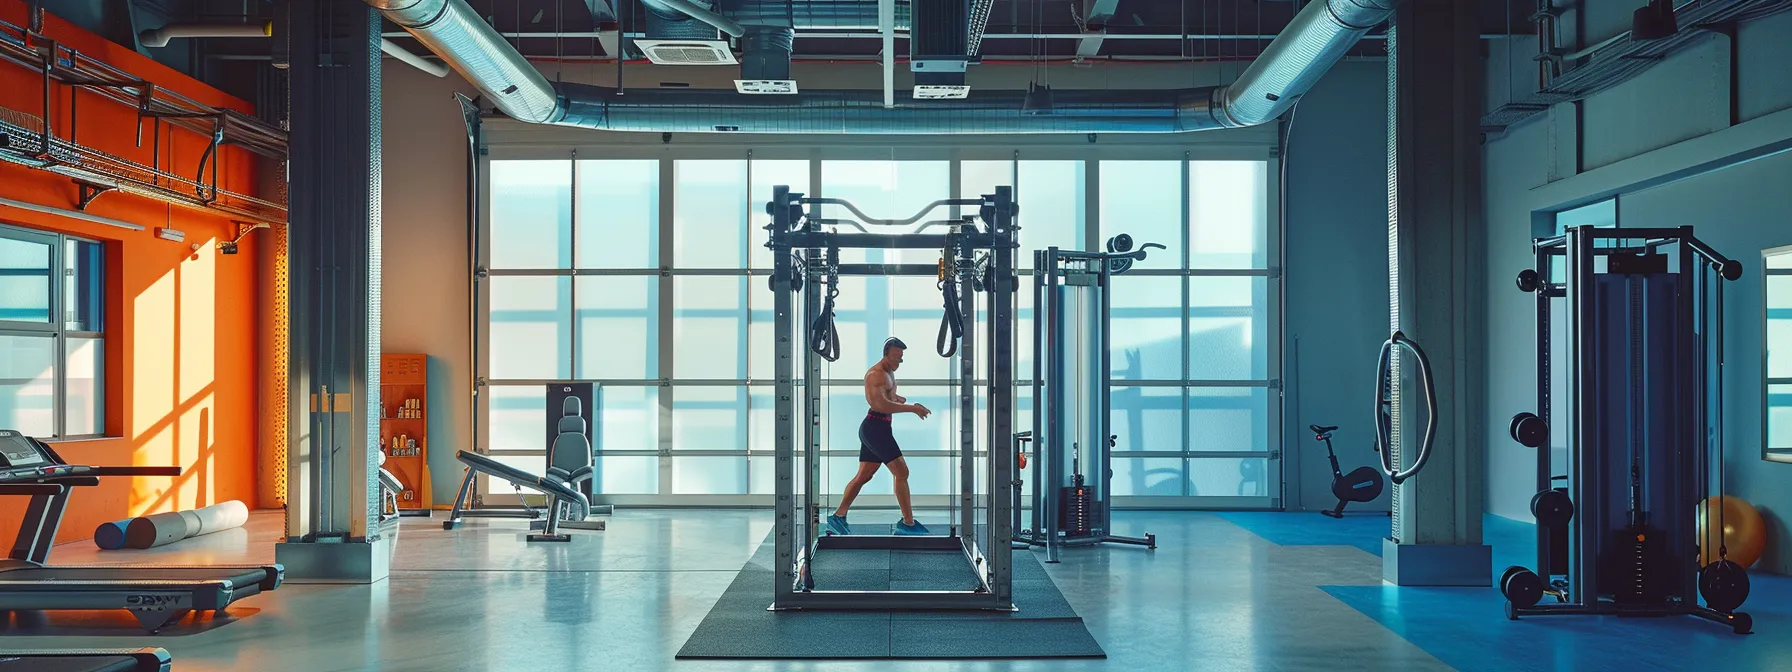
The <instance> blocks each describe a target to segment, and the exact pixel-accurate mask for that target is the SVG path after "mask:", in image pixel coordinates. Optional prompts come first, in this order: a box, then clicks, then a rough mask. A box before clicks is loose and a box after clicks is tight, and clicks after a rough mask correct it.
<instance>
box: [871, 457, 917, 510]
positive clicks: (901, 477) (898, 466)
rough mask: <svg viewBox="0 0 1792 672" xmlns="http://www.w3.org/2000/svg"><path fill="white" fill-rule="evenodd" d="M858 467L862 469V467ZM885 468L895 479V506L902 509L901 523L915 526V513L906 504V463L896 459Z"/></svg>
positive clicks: (874, 466)
mask: <svg viewBox="0 0 1792 672" xmlns="http://www.w3.org/2000/svg"><path fill="white" fill-rule="evenodd" d="M859 466H860V467H863V466H864V465H862V464H861V465H859ZM885 466H887V467H889V468H890V476H892V477H894V478H895V479H896V504H897V506H900V507H902V523H903V524H904V525H913V524H915V512H914V509H912V508H911V507H909V503H908V462H905V461H903V459H902V458H900V457H898V458H896V459H894V460H890V463H889V464H887V465H885ZM872 468H873V469H875V468H876V465H873V466H872ZM860 473H864V472H862V471H861V472H860Z"/></svg>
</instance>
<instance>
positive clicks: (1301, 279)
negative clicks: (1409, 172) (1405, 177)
mask: <svg viewBox="0 0 1792 672" xmlns="http://www.w3.org/2000/svg"><path fill="white" fill-rule="evenodd" d="M1287 163H1288V212H1287V234H1286V236H1285V237H1284V239H1283V240H1284V243H1285V246H1286V248H1287V255H1288V275H1287V282H1286V286H1287V293H1286V297H1287V299H1286V304H1285V305H1286V313H1287V316H1288V319H1287V323H1286V327H1287V337H1288V341H1287V343H1288V346H1287V348H1286V352H1288V353H1289V357H1288V360H1287V366H1286V369H1285V371H1284V374H1285V375H1286V376H1287V379H1288V381H1289V386H1290V387H1289V393H1288V394H1289V396H1288V400H1287V405H1286V407H1285V410H1286V412H1287V414H1288V416H1289V417H1290V421H1291V422H1290V425H1291V426H1292V427H1294V428H1296V431H1294V432H1292V433H1290V434H1288V435H1287V436H1286V437H1284V441H1285V442H1286V443H1285V444H1284V448H1285V449H1287V450H1289V451H1299V454H1300V457H1301V459H1300V462H1299V465H1298V467H1295V466H1294V465H1291V470H1293V469H1298V473H1291V474H1289V484H1288V485H1289V495H1290V496H1289V498H1288V499H1289V504H1288V508H1290V509H1294V508H1297V507H1298V508H1301V509H1305V510H1310V511H1317V510H1320V509H1327V508H1331V507H1332V506H1333V505H1335V504H1337V499H1336V498H1334V497H1332V495H1331V466H1330V464H1328V463H1327V462H1326V459H1325V445H1324V444H1322V443H1319V442H1316V441H1314V440H1313V435H1312V434H1311V433H1309V432H1308V431H1307V429H1306V428H1307V425H1314V424H1318V425H1337V426H1338V427H1339V429H1338V432H1337V436H1336V437H1334V438H1333V439H1332V443H1333V446H1334V448H1335V449H1336V450H1337V452H1338V464H1339V466H1340V467H1342V468H1343V470H1344V471H1346V472H1349V471H1350V470H1351V469H1354V468H1356V467H1359V466H1362V465H1366V464H1372V463H1374V461H1375V459H1376V455H1375V453H1374V450H1373V448H1372V447H1371V446H1372V445H1373V443H1374V441H1375V434H1374V432H1375V429H1374V424H1373V423H1372V418H1371V416H1370V411H1369V409H1370V399H1369V396H1368V395H1369V394H1371V393H1372V391H1373V390H1374V379H1375V355H1376V352H1377V351H1378V348H1380V347H1381V342H1382V340H1383V339H1386V338H1387V330H1388V329H1387V324H1388V253H1387V250H1388V237H1387V229H1388V215H1387V202H1388V198H1387V66H1386V64H1385V63H1382V62H1362V63H1346V64H1343V65H1342V66H1341V67H1339V68H1337V69H1335V70H1333V71H1332V72H1331V73H1330V74H1328V75H1326V77H1325V79H1323V80H1321V81H1320V82H1319V86H1317V87H1315V88H1314V89H1313V91H1312V93H1309V94H1308V95H1307V97H1306V98H1305V99H1304V100H1302V101H1301V103H1300V107H1298V108H1297V109H1296V111H1295V114H1294V122H1293V130H1292V134H1291V136H1290V137H1289V139H1288V154H1287ZM1297 477H1298V479H1299V481H1298V483H1297V482H1296V481H1295V479H1296V478H1297ZM1296 488H1298V490H1296ZM1296 492H1298V493H1299V497H1298V498H1296V497H1294V496H1293V495H1294V494H1295V493H1296ZM1358 507H1361V508H1362V510H1364V511H1368V510H1381V511H1385V510H1387V508H1388V503H1387V495H1386V494H1385V493H1384V494H1383V495H1382V497H1381V499H1380V500H1377V501H1376V502H1373V503H1371V504H1354V503H1353V504H1351V505H1350V509H1348V510H1356V509H1357V508H1358Z"/></svg>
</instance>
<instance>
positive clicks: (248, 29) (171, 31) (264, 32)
mask: <svg viewBox="0 0 1792 672" xmlns="http://www.w3.org/2000/svg"><path fill="white" fill-rule="evenodd" d="M273 36H274V24H273V23H272V22H264V23H258V24H248V23H244V24H230V25H218V24H171V25H166V26H162V27H161V28H154V29H150V30H145V31H143V32H142V33H139V34H138V35H137V41H139V42H142V43H143V46H145V47H150V48H161V47H166V46H168V41H169V40H178V39H182V38H191V37H273Z"/></svg>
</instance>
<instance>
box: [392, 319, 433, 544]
mask: <svg viewBox="0 0 1792 672" xmlns="http://www.w3.org/2000/svg"><path fill="white" fill-rule="evenodd" d="M428 369H429V357H428V356H427V355H397V354H387V355H382V356H381V357H380V450H381V452H384V453H385V454H386V465H385V466H386V471H390V472H392V475H393V476H396V477H398V480H399V482H401V483H403V484H404V485H405V490H404V491H403V492H401V493H399V497H398V508H399V509H400V510H401V511H405V510H419V511H428V510H429V509H430V508H431V506H430V501H431V500H430V488H429V412H428V404H429V374H428ZM394 439H397V440H398V443H397V444H396V445H395V443H394ZM413 442H414V443H415V446H414V447H413V446H412V445H411V444H412V443H413Z"/></svg>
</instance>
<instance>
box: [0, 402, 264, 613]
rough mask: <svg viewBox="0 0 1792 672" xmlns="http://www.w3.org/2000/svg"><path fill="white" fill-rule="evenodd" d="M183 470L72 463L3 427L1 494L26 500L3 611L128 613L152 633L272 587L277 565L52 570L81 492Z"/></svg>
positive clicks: (1, 569) (8, 565)
mask: <svg viewBox="0 0 1792 672" xmlns="http://www.w3.org/2000/svg"><path fill="white" fill-rule="evenodd" d="M179 475H180V467H95V466H84V465H72V464H69V463H68V462H66V461H64V460H63V459H62V457H61V456H60V455H57V454H56V451H55V450H54V449H52V448H50V446H48V445H46V444H44V443H43V442H42V441H38V440H37V439H33V438H31V437H28V436H25V435H23V434H20V433H19V432H16V431H13V430H7V429H0V496H8V495H10V496H25V497H30V498H31V503H30V505H29V506H28V507H27V508H26V509H25V516H24V519H23V520H22V521H21V522H20V524H19V536H18V539H17V540H15V541H14V542H13V545H12V550H11V552H10V553H9V554H8V555H7V558H6V559H5V560H0V612H5V611H40V610H65V609H68V610H74V609H126V610H129V611H130V612H131V615H133V616H136V617H137V622H138V623H140V624H142V625H143V628H144V629H146V630H148V631H150V632H155V631H157V630H160V629H161V628H162V627H163V626H165V625H167V624H168V623H171V622H174V621H176V620H179V619H180V618H182V617H184V616H186V615H187V613H188V612H192V611H212V612H217V611H223V610H224V609H225V608H226V607H229V606H230V604H231V603H232V602H235V601H237V600H240V599H243V598H245V597H249V596H252V595H256V594H259V593H262V592H264V591H269V590H273V589H275V588H277V587H279V585H280V581H281V579H282V578H284V577H285V574H286V571H285V570H284V569H283V568H281V566H280V565H278V564H268V565H218V566H160V565H85V566H81V565H74V566H60V567H58V566H50V565H46V564H45V563H46V561H47V560H48V558H49V555H50V547H51V545H53V544H54V543H55V542H56V530H57V528H58V527H60V526H61V525H62V516H63V513H64V511H65V509H66V508H67V506H68V499H69V495H70V493H71V492H72V491H73V490H74V489H75V488H78V487H84V486H92V485H99V482H100V479H101V478H105V477H112V476H179Z"/></svg>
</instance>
